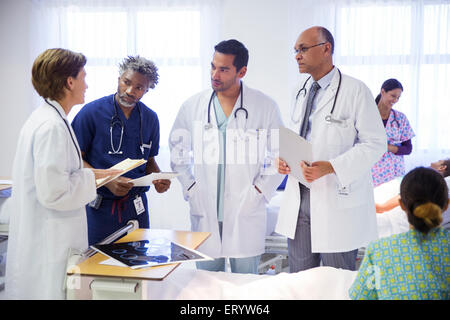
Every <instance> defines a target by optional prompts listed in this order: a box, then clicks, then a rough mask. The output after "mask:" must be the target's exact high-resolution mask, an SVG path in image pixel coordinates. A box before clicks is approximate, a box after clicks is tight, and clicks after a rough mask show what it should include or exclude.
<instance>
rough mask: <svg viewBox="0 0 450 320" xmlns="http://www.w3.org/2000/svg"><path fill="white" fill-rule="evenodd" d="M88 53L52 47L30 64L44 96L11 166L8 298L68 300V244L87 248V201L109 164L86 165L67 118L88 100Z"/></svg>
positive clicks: (72, 246)
mask: <svg viewBox="0 0 450 320" xmlns="http://www.w3.org/2000/svg"><path fill="white" fill-rule="evenodd" d="M85 64H86V58H85V57H84V56H83V55H82V54H79V53H74V52H71V51H69V50H65V49H49V50H46V51H45V52H43V53H42V54H41V55H40V56H38V57H37V58H36V60H35V62H34V64H33V68H32V82H33V86H34V88H35V89H36V91H37V92H38V94H39V95H40V96H42V97H43V98H44V99H45V101H44V102H43V104H42V105H41V106H40V107H39V108H37V109H36V110H35V111H34V112H33V113H32V114H31V115H30V117H29V118H28V120H27V121H26V122H25V124H24V126H23V127H22V130H21V132H20V136H19V141H18V145H17V151H16V155H15V159H14V166H13V174H12V179H13V189H12V190H13V191H12V197H11V199H10V201H11V202H10V203H9V207H8V208H9V209H10V210H11V212H10V213H9V215H10V222H9V240H8V251H7V262H6V285H5V291H6V297H7V298H8V299H62V298H64V291H63V279H64V277H65V266H66V261H67V257H68V252H69V248H73V249H78V250H85V249H86V248H87V247H88V242H87V226H86V213H85V208H84V206H85V205H86V204H87V203H88V202H89V201H92V200H93V199H94V198H95V196H96V185H95V179H96V178H100V177H104V176H106V175H109V174H111V173H112V172H111V171H108V170H92V169H83V168H82V159H81V153H80V150H79V146H78V143H77V140H76V138H75V135H74V134H73V132H72V129H71V127H70V125H69V123H68V121H67V114H68V113H69V111H70V109H71V108H72V106H74V105H75V104H81V103H83V102H84V93H85V91H86V89H87V85H86V82H85V76H86V72H85V70H84V65H85Z"/></svg>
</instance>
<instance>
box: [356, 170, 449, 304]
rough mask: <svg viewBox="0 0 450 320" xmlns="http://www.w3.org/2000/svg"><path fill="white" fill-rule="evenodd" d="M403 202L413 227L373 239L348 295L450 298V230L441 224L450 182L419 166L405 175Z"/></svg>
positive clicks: (389, 297) (396, 297) (401, 201)
mask: <svg viewBox="0 0 450 320" xmlns="http://www.w3.org/2000/svg"><path fill="white" fill-rule="evenodd" d="M399 202H400V206H401V208H402V209H403V210H404V211H405V212H406V215H407V217H408V221H409V223H410V229H411V230H409V231H408V232H405V233H401V234H396V235H393V236H390V237H386V238H382V239H379V240H377V241H375V242H372V243H370V244H369V246H368V247H367V250H366V252H365V255H364V259H363V261H362V263H361V267H360V269H359V271H358V274H357V276H356V279H355V281H354V282H353V284H352V286H351V288H350V289H349V295H350V297H351V298H352V299H414V300H416V299H421V300H430V299H433V300H436V299H444V300H447V299H449V298H450V263H449V261H450V252H449V244H450V235H449V233H448V231H447V230H445V229H443V228H442V227H441V223H442V212H443V211H445V210H446V209H447V208H448V204H449V198H448V187H447V183H446V182H445V180H444V178H443V177H442V175H441V174H439V173H438V172H436V171H435V170H433V169H431V168H424V167H419V168H416V169H414V170H412V171H410V172H409V173H408V174H407V175H406V176H405V177H404V178H403V180H402V182H401V185H400V200H399Z"/></svg>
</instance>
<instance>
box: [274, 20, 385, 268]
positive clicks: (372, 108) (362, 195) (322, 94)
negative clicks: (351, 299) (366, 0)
mask: <svg viewBox="0 0 450 320" xmlns="http://www.w3.org/2000/svg"><path fill="white" fill-rule="evenodd" d="M294 48H295V52H296V55H295V59H296V61H297V63H298V67H299V71H300V73H307V74H309V75H310V77H309V78H308V80H307V81H306V82H304V84H303V88H302V90H303V91H304V92H302V90H301V91H299V94H298V95H297V101H296V104H295V106H294V108H297V109H296V110H297V111H295V110H294V112H293V113H292V115H298V118H295V117H294V116H292V119H291V126H290V128H291V129H292V130H294V131H296V132H298V133H299V134H300V135H301V136H302V137H304V138H305V139H306V140H308V141H309V142H311V144H312V145H313V161H312V163H310V164H306V163H304V162H303V161H302V162H301V163H299V164H296V165H299V166H301V168H302V171H303V175H304V176H305V179H306V181H307V182H308V183H309V186H305V185H303V184H301V183H299V181H298V180H297V179H296V178H295V177H293V176H292V175H289V178H288V180H287V183H286V189H285V191H284V197H285V199H284V201H283V202H282V205H281V208H280V212H279V215H278V222H277V227H276V229H275V231H276V232H278V233H280V234H283V235H285V236H287V237H288V249H289V268H290V272H297V271H301V270H306V269H309V268H314V267H318V266H320V265H321V263H322V265H324V266H331V267H335V268H342V269H348V270H356V256H357V252H358V248H360V247H364V246H366V245H367V244H368V243H369V242H370V241H372V240H375V239H377V238H378V234H377V223H376V213H375V203H374V197H373V185H372V180H371V179H372V178H371V172H370V169H371V167H372V166H373V165H374V164H375V162H376V161H378V159H380V158H381V156H382V155H383V153H384V152H385V151H386V149H387V144H386V134H385V132H384V128H383V124H382V122H381V119H380V115H379V112H377V108H376V105H375V102H374V99H373V96H372V94H371V92H370V90H369V89H368V88H367V86H366V85H365V84H364V83H363V82H361V81H360V80H357V79H355V78H352V77H349V76H347V75H344V74H342V73H341V72H340V70H339V69H338V68H337V67H335V66H334V65H333V58H332V55H333V51H334V39H333V36H332V35H331V33H330V32H329V31H328V30H327V29H325V28H323V27H312V28H310V29H307V30H305V31H304V32H302V33H301V34H300V36H299V37H298V39H297V42H296V43H295V47H294ZM301 93H302V94H301ZM278 163H279V165H278V172H279V173H281V174H289V173H290V172H291V170H290V168H289V166H288V165H287V164H286V162H285V161H283V160H282V159H279V162H278Z"/></svg>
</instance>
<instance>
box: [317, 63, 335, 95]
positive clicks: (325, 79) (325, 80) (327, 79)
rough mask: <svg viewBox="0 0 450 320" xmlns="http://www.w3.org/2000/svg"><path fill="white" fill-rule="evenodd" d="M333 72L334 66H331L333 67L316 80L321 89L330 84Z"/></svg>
mask: <svg viewBox="0 0 450 320" xmlns="http://www.w3.org/2000/svg"><path fill="white" fill-rule="evenodd" d="M335 73H336V67H333V69H331V71H330V72H328V73H327V74H326V75H324V76H323V77H322V78H320V79H319V80H317V83H318V84H319V85H320V88H321V89H324V90H325V89H326V88H327V87H328V86H329V85H330V83H331V80H332V79H333V77H334V74H335Z"/></svg>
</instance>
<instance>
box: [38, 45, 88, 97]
mask: <svg viewBox="0 0 450 320" xmlns="http://www.w3.org/2000/svg"><path fill="white" fill-rule="evenodd" d="M85 65H86V57H85V56H84V55H83V54H82V53H76V52H72V51H70V50H67V49H61V48H56V49H47V50H45V51H44V52H43V53H41V54H40V55H39V56H38V57H37V58H36V60H34V63H33V67H32V70H31V82H32V83H33V87H34V89H36V91H37V93H38V94H39V95H40V96H41V97H43V98H44V99H47V98H50V99H52V100H59V99H62V98H63V97H64V88H65V87H66V86H67V78H69V77H73V78H76V77H77V76H78V73H79V72H80V71H81V69H82V68H83V67H84V66H85Z"/></svg>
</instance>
